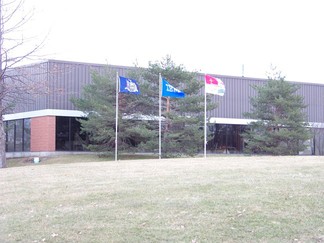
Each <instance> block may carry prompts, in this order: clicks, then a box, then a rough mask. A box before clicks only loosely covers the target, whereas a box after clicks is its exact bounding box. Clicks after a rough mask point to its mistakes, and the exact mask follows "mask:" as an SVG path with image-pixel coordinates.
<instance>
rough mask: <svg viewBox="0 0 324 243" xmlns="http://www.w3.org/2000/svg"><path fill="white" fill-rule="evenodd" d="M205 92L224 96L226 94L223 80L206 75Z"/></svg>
mask: <svg viewBox="0 0 324 243" xmlns="http://www.w3.org/2000/svg"><path fill="white" fill-rule="evenodd" d="M205 92H206V93H208V94H215V95H220V96H223V95H224V94H225V85H224V83H223V81H222V80H221V79H219V78H214V77H212V76H209V75H205Z"/></svg>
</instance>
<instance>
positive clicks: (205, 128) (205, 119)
mask: <svg viewBox="0 0 324 243" xmlns="http://www.w3.org/2000/svg"><path fill="white" fill-rule="evenodd" d="M204 113H205V115H204V158H206V151H207V95H206V80H205V112H204Z"/></svg>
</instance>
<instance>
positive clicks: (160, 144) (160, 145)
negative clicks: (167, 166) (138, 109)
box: [159, 73, 162, 159]
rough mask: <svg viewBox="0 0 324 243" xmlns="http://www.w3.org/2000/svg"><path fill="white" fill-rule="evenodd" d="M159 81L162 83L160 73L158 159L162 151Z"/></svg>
mask: <svg viewBox="0 0 324 243" xmlns="http://www.w3.org/2000/svg"><path fill="white" fill-rule="evenodd" d="M161 83H162V77H161V73H159V159H161V155H162V151H161V147H162V137H161V132H162V131H161V130H162V111H161V109H162V108H161V107H162V100H161V99H162V87H161Z"/></svg>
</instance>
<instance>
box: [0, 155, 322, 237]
mask: <svg viewBox="0 0 324 243" xmlns="http://www.w3.org/2000/svg"><path fill="white" fill-rule="evenodd" d="M0 187H1V192H0V198H1V205H0V215H1V216H0V241H1V242H16V241H21V242H165V241H169V242H223V241H225V242H324V158H323V157H313V156H308V157H302V156H295V157H267V156H264V157H245V156H238V157H211V158H207V159H202V158H196V159H165V160H153V159H152V160H132V161H130V160H125V161H119V162H92V163H72V164H50V165H44V164H42V163H40V164H38V165H35V166H25V167H15V168H8V169H3V170H0Z"/></svg>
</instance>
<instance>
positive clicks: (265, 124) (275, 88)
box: [243, 75, 310, 155]
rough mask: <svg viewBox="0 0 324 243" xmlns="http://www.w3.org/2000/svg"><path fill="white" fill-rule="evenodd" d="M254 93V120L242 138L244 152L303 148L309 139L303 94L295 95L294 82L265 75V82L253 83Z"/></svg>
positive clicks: (279, 152) (292, 151)
mask: <svg viewBox="0 0 324 243" xmlns="http://www.w3.org/2000/svg"><path fill="white" fill-rule="evenodd" d="M253 88H254V89H255V90H256V92H257V96H255V97H251V98H250V102H251V106H252V110H251V112H248V113H245V114H244V115H245V116H246V117H247V118H251V119H255V120H256V121H255V122H252V123H251V127H250V130H247V131H246V133H245V134H243V137H244V138H245V142H246V143H247V146H246V151H247V152H249V153H261V154H271V155H294V154H298V152H299V151H302V150H304V149H305V145H304V142H305V141H306V140H308V139H309V138H310V132H309V129H308V128H307V125H308V124H307V122H306V116H305V114H304V110H303V109H304V108H305V107H306V106H305V105H304V100H303V97H302V96H300V95H297V94H296V91H297V90H298V89H299V87H298V85H296V84H293V83H289V82H286V81H285V80H284V78H283V77H280V75H279V76H277V77H275V78H269V80H268V82H267V83H266V84H265V85H255V86H253Z"/></svg>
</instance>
